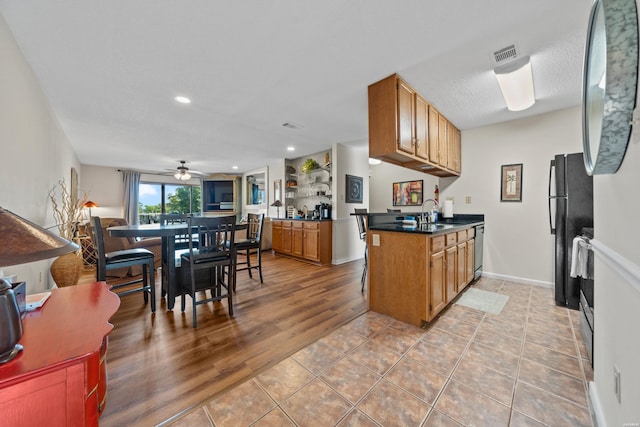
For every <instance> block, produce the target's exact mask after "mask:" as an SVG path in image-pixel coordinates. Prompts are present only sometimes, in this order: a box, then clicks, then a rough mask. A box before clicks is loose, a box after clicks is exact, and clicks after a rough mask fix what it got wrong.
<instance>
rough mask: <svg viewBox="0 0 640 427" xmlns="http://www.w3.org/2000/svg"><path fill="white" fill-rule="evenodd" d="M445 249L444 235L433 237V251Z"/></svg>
mask: <svg viewBox="0 0 640 427" xmlns="http://www.w3.org/2000/svg"><path fill="white" fill-rule="evenodd" d="M443 249H444V235H440V236H434V237H432V238H431V252H439V251H441V250H443Z"/></svg>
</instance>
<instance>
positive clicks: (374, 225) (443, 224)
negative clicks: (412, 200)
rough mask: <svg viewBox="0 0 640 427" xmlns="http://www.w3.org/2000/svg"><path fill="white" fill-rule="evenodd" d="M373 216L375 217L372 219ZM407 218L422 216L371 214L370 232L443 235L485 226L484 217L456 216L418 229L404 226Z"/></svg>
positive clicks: (411, 214)
mask: <svg viewBox="0 0 640 427" xmlns="http://www.w3.org/2000/svg"><path fill="white" fill-rule="evenodd" d="M372 216H375V217H374V218H372ZM405 216H415V217H416V218H417V217H419V216H420V213H418V214H417V215H416V214H414V213H410V214H406V213H402V214H397V213H390V214H387V213H384V214H369V230H374V231H375V230H378V231H397V232H401V233H418V234H443V233H450V232H452V231H458V230H462V229H464V228H469V227H473V226H476V225H482V224H484V215H454V217H453V218H444V219H439V220H438V222H436V223H427V224H421V225H418V226H417V227H408V226H403V225H402V219H404V217H405Z"/></svg>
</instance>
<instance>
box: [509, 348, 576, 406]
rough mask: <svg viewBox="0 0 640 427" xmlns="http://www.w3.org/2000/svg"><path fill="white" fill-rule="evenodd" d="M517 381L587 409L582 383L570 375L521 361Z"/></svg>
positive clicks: (524, 360)
mask: <svg viewBox="0 0 640 427" xmlns="http://www.w3.org/2000/svg"><path fill="white" fill-rule="evenodd" d="M518 381H523V382H526V383H527V384H531V385H533V386H536V387H538V388H541V389H543V390H545V391H548V392H549V393H553V394H555V395H556V396H560V397H563V398H565V399H567V400H570V401H572V402H573V403H576V404H578V405H581V406H584V407H585V408H586V407H587V397H586V393H585V389H584V383H583V381H581V380H578V379H576V378H574V377H572V376H570V375H567V374H563V373H562V372H558V371H554V370H552V369H550V368H547V367H546V366H543V365H540V364H538V363H535V362H530V361H528V360H526V359H523V360H522V361H521V362H520V372H519V374H518Z"/></svg>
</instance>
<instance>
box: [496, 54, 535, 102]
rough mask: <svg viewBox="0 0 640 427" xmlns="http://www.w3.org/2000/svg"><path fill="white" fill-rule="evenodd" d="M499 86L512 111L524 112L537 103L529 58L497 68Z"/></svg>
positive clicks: (519, 59)
mask: <svg viewBox="0 0 640 427" xmlns="http://www.w3.org/2000/svg"><path fill="white" fill-rule="evenodd" d="M494 72H495V74H496V79H497V80H498V86H500V91H501V92H502V96H503V97H504V101H505V103H506V104H507V108H508V109H509V110H510V111H522V110H526V109H527V108H529V107H531V106H532V105H533V104H535V102H536V97H535V93H534V89H533V73H532V71H531V61H530V60H529V57H528V56H524V57H521V58H518V59H516V60H513V61H511V62H509V63H507V64H504V65H501V66H499V67H496V68H495V70H494Z"/></svg>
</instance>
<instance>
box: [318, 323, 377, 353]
mask: <svg viewBox="0 0 640 427" xmlns="http://www.w3.org/2000/svg"><path fill="white" fill-rule="evenodd" d="M319 341H320V342H323V343H325V344H327V345H329V346H330V347H333V348H334V349H336V350H338V351H340V352H342V353H345V354H346V353H348V352H349V351H351V350H353V349H354V348H356V347H357V346H359V345H360V344H362V343H363V342H365V341H366V338H365V337H363V336H362V335H360V334H357V333H355V332H353V330H350V329H347V328H345V327H342V328H340V329H338V330H336V331H334V332H332V333H330V334H329V335H327V336H326V337H324V338H322V339H320V340H319Z"/></svg>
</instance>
